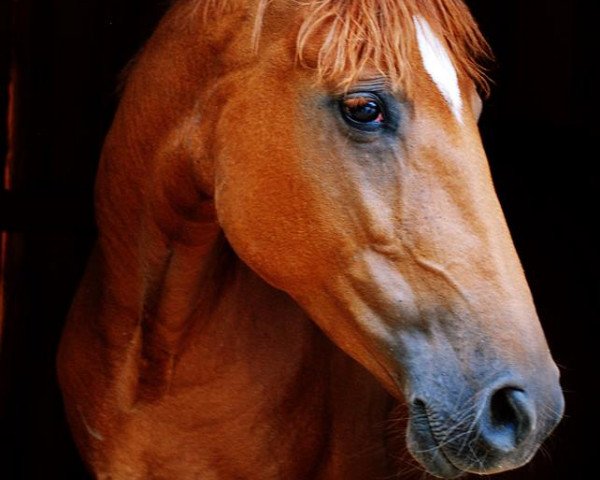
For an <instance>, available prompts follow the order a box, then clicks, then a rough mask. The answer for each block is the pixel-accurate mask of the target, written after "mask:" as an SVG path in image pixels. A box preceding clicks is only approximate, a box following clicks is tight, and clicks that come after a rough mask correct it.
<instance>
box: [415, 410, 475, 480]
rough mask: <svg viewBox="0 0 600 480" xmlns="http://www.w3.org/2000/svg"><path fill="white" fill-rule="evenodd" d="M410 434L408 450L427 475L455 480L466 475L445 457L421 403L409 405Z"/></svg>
mask: <svg viewBox="0 0 600 480" xmlns="http://www.w3.org/2000/svg"><path fill="white" fill-rule="evenodd" d="M410 434H411V437H412V438H409V449H410V451H411V453H412V454H413V456H414V457H416V458H417V460H419V461H420V462H421V463H422V464H423V466H425V467H426V468H427V470H428V471H429V473H431V474H432V475H435V476H437V477H441V478H457V477H460V476H461V475H463V474H464V473H466V472H465V471H464V470H462V469H460V468H458V467H457V466H456V465H454V464H453V463H452V461H451V460H450V459H449V458H448V457H447V456H446V453H445V452H444V448H443V446H442V445H441V444H440V442H438V440H437V438H436V437H435V434H434V432H433V429H432V428H431V424H430V423H429V415H428V413H427V408H426V407H425V404H424V403H423V402H415V403H413V405H411V423H410Z"/></svg>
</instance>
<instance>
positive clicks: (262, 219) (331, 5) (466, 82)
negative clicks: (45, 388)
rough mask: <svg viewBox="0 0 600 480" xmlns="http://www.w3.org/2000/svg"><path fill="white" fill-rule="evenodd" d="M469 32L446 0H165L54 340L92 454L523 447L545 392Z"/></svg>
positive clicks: (355, 479) (546, 375) (554, 397)
mask: <svg viewBox="0 0 600 480" xmlns="http://www.w3.org/2000/svg"><path fill="white" fill-rule="evenodd" d="M488 52H489V48H488V47H487V44H486V43H485V40H484V39H483V37H482V35H481V33H480V32H479V30H478V27H477V25H476V23H475V21H474V19H473V18H472V17H471V14H470V12H469V11H468V9H467V7H466V6H465V5H464V4H463V3H462V1H461V0H303V1H297V0H179V1H177V2H175V3H174V4H173V5H172V6H171V7H170V9H169V10H168V12H167V13H166V15H165V16H164V17H163V19H162V20H161V22H160V24H159V26H158V27H157V29H156V31H155V33H154V34H153V36H152V37H151V39H150V40H149V41H148V42H147V44H146V45H145V46H144V48H143V49H142V51H141V53H140V54H139V55H138V56H137V57H136V59H135V61H134V62H133V65H132V66H131V67H130V68H129V72H128V77H127V80H126V82H125V86H124V90H123V92H122V98H121V101H120V105H119V108H118V110H117V113H116V115H115V118H114V122H113V125H112V127H111V129H110V131H109V133H108V135H107V138H106V141H105V145H104V148H103V151H102V155H101V160H100V165H99V168H98V174H97V184H96V200H95V203H96V216H97V225H98V231H99V234H98V240H97V243H96V245H95V247H94V249H93V252H92V255H91V258H90V260H89V264H88V267H87V270H86V272H85V274H84V277H83V280H82V282H81V285H80V288H79V290H78V293H77V294H76V297H75V299H74V302H73V305H72V308H71V310H70V313H69V316H68V319H67V322H66V326H65V329H64V333H63V336H62V339H61V344H60V348H59V354H58V359H57V362H58V363H57V365H58V376H59V382H60V385H61V389H62V394H63V398H64V403H65V409H66V413H67V418H68V421H69V424H70V427H71V430H72V433H73V436H74V439H75V441H76V444H77V447H78V449H79V451H80V453H81V456H82V458H83V459H84V461H85V463H86V465H87V466H88V468H89V470H90V471H91V472H92V474H93V475H94V476H95V478H98V479H117V480H118V479H127V480H135V479H151V478H154V479H184V480H185V479H202V480H217V479H220V480H223V479H225V480H229V479H260V480H269V479H292V480H295V479H298V480H306V479H318V480H331V479H344V480H359V479H360V480H365V479H383V478H398V477H400V478H401V477H402V476H410V475H412V473H411V472H412V471H413V469H414V468H420V469H424V470H425V471H427V472H429V473H431V474H433V475H435V476H438V477H442V478H455V477H458V476H461V475H463V474H467V473H477V474H492V473H495V472H500V471H504V470H508V469H512V468H517V467H519V466H521V465H523V464H525V463H526V462H528V461H529V460H530V459H531V458H532V456H533V455H534V453H535V452H536V450H537V449H538V447H539V446H540V445H541V443H542V442H543V441H544V440H545V438H546V437H547V436H548V435H549V434H550V432H551V431H552V430H553V429H554V427H555V426H556V425H557V423H558V422H559V420H560V418H561V416H562V411H563V408H564V405H563V404H564V401H563V395H562V392H561V388H560V384H559V371H558V369H557V367H556V365H555V363H554V361H553V360H552V357H551V354H550V352H549V348H548V345H547V342H546V340H545V337H544V334H543V331H542V328H541V325H540V322H539V319H538V317H537V314H536V310H535V306H534V303H533V299H532V296H531V293H530V290H529V288H528V285H527V282H526V279H525V276H524V273H523V269H522V267H521V265H520V262H519V259H518V256H517V253H516V250H515V247H514V245H513V242H512V239H511V236H510V233H509V230H508V227H507V224H506V221H505V219H504V216H503V213H502V210H501V207H500V204H499V201H498V199H497V197H496V194H495V191H494V187H493V184H492V179H491V175H490V171H489V167H488V164H487V159H486V156H485V152H484V149H483V146H482V142H481V139H480V135H479V132H478V125H477V122H478V117H479V114H480V111H481V108H482V107H481V99H480V96H481V95H480V94H481V93H482V89H483V88H484V86H485V73H484V71H483V69H482V68H481V67H480V66H479V65H480V64H481V63H482V58H484V57H485V56H486V55H487V54H488ZM419 475H422V471H421V472H419Z"/></svg>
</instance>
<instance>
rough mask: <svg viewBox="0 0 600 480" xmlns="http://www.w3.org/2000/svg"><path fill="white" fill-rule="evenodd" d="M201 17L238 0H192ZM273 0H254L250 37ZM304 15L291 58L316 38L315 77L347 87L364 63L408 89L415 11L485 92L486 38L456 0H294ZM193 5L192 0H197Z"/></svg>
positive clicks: (257, 36) (299, 56)
mask: <svg viewBox="0 0 600 480" xmlns="http://www.w3.org/2000/svg"><path fill="white" fill-rule="evenodd" d="M195 1H196V2H200V3H202V4H203V7H204V9H205V10H204V15H205V18H209V17H212V18H214V16H215V15H219V14H223V13H224V12H226V11H227V10H229V9H234V8H235V7H236V6H239V4H240V0H203V1H202V0H195ZM273 1H274V0H257V7H256V11H255V13H254V41H255V45H258V41H259V39H260V33H261V30H262V26H263V20H264V15H265V12H266V11H267V8H268V6H269V4H270V3H272V2H273ZM297 3H298V5H299V6H301V7H302V8H306V9H307V15H306V17H305V19H304V22H303V23H302V25H301V27H300V30H299V33H298V37H297V40H296V45H297V49H296V51H297V59H298V61H299V62H300V63H301V64H303V65H305V66H306V65H307V62H306V58H307V55H306V52H307V48H308V45H313V44H314V43H313V42H314V41H320V42H321V46H320V49H319V51H318V55H317V60H316V65H314V66H315V67H316V70H317V74H318V76H319V77H320V79H321V80H323V81H325V82H330V83H333V84H335V85H336V86H337V87H338V88H347V87H349V86H350V85H351V84H352V83H353V82H355V81H356V80H357V79H358V78H359V77H360V76H361V74H362V73H363V72H364V70H365V68H366V67H367V66H369V67H371V68H375V69H376V70H377V71H379V72H380V73H381V74H382V75H383V76H385V77H386V78H387V79H388V80H389V82H390V83H391V84H392V85H393V86H402V87H403V88H404V89H405V90H406V91H407V92H410V91H411V90H412V84H413V78H414V77H413V75H412V71H411V70H412V68H411V64H410V61H409V59H410V58H411V57H410V55H411V52H412V51H413V50H414V48H415V44H416V32H415V24H414V18H415V17H416V16H420V17H422V18H424V19H425V20H426V21H427V22H428V23H429V24H430V26H431V28H432V30H433V31H434V32H435V33H436V34H437V35H438V36H439V38H440V39H441V40H442V42H443V43H445V45H446V47H447V49H448V52H449V54H450V56H451V58H452V61H453V63H454V66H455V68H456V69H457V71H458V73H459V75H464V76H467V77H469V78H471V79H472V80H473V81H474V82H475V84H476V85H477V87H478V88H479V89H480V90H481V91H482V92H483V93H484V94H487V93H488V92H489V85H488V78H487V75H486V73H485V68H484V67H483V66H482V63H481V62H482V61H485V60H489V59H491V58H492V53H491V50H490V48H489V45H488V43H487V42H486V40H485V39H484V38H483V35H482V34H481V32H480V31H479V28H478V26H477V24H476V22H475V20H474V19H473V17H472V16H471V13H470V12H469V9H468V8H467V7H466V5H465V4H464V3H463V1H462V0H297ZM197 5H198V4H197Z"/></svg>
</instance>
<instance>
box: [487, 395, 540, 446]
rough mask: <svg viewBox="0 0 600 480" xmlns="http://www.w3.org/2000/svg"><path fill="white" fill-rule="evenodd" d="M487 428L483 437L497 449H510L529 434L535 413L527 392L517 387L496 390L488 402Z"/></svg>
mask: <svg viewBox="0 0 600 480" xmlns="http://www.w3.org/2000/svg"><path fill="white" fill-rule="evenodd" d="M489 409H490V410H489V415H490V416H489V422H490V423H489V429H487V432H485V437H486V439H487V440H488V442H489V443H490V445H491V446H493V447H495V448H496V449H498V450H503V451H506V452H508V451H511V450H514V449H515V448H516V447H518V446H519V445H520V444H521V443H523V441H524V440H525V439H526V438H527V437H528V436H529V434H530V433H531V431H532V430H533V427H534V422H535V413H534V410H533V407H532V405H531V402H530V401H529V398H528V397H527V394H526V393H525V392H524V391H523V390H521V389H518V388H512V387H504V388H501V389H499V390H496V391H495V392H494V393H493V394H492V396H491V398H490V403H489Z"/></svg>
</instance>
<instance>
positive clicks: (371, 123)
mask: <svg viewBox="0 0 600 480" xmlns="http://www.w3.org/2000/svg"><path fill="white" fill-rule="evenodd" d="M340 107H341V110H342V115H343V117H344V119H345V120H346V121H347V122H348V123H349V124H350V125H351V126H353V127H356V128H360V129H363V130H365V129H367V130H376V129H378V128H379V127H381V126H382V125H383V123H384V122H385V114H384V108H383V102H382V101H381V99H380V98H379V97H378V96H377V95H375V94H373V93H351V94H348V95H346V96H344V97H343V98H342V100H341V103H340Z"/></svg>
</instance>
